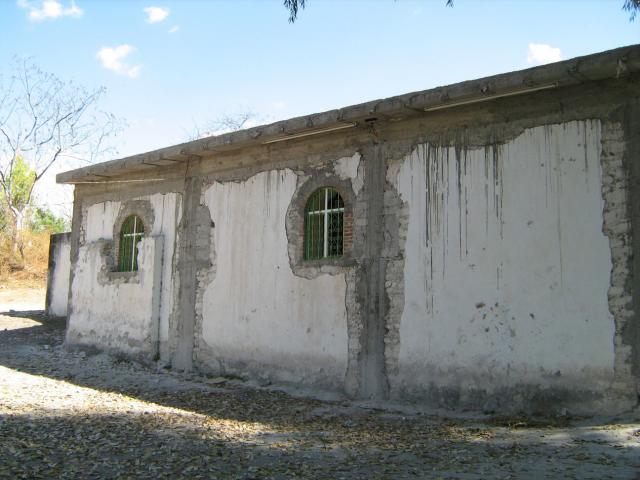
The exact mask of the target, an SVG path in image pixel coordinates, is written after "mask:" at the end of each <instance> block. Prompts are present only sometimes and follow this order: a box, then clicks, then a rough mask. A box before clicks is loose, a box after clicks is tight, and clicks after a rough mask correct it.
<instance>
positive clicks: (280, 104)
mask: <svg viewBox="0 0 640 480" xmlns="http://www.w3.org/2000/svg"><path fill="white" fill-rule="evenodd" d="M273 108H274V109H275V110H284V109H285V108H287V104H286V103H284V102H283V101H281V100H278V101H276V102H273Z"/></svg>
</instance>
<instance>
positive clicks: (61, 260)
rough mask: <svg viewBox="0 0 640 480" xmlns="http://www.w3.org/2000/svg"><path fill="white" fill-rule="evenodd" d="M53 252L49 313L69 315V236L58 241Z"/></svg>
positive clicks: (49, 286) (48, 286)
mask: <svg viewBox="0 0 640 480" xmlns="http://www.w3.org/2000/svg"><path fill="white" fill-rule="evenodd" d="M52 254H53V257H54V258H53V265H54V268H53V271H52V272H50V274H49V275H50V276H49V282H50V285H47V293H48V295H49V298H48V300H49V305H48V306H47V315H54V316H58V317H64V316H66V315H67V303H68V300H69V273H70V271H71V244H70V242H69V239H68V237H67V238H66V240H65V241H58V242H57V244H56V246H55V248H54V251H53V252H52Z"/></svg>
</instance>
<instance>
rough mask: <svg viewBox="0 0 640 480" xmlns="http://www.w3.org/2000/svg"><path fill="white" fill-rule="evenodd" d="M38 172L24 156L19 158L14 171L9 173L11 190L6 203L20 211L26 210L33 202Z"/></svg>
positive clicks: (9, 189)
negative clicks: (32, 192) (32, 191)
mask: <svg viewBox="0 0 640 480" xmlns="http://www.w3.org/2000/svg"><path fill="white" fill-rule="evenodd" d="M35 178H36V172H35V170H33V169H32V168H31V167H30V166H29V165H28V164H27V162H25V161H24V159H23V157H22V156H17V157H16V161H15V164H14V166H13V169H12V170H11V172H10V173H9V179H8V180H9V181H8V184H9V188H8V189H7V190H8V192H7V197H8V198H5V199H4V201H5V203H7V204H8V205H12V206H13V207H15V208H17V209H18V210H21V211H22V210H25V209H26V208H27V207H28V206H29V203H30V202H31V190H32V189H33V183H34V182H35Z"/></svg>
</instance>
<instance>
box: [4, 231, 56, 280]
mask: <svg viewBox="0 0 640 480" xmlns="http://www.w3.org/2000/svg"><path fill="white" fill-rule="evenodd" d="M49 235H50V234H49V232H39V233H34V232H29V231H26V232H24V243H25V248H24V256H25V260H24V262H23V261H21V260H20V258H16V257H15V256H14V255H13V253H12V251H11V241H10V239H9V238H6V237H0V285H2V286H4V287H8V288H20V287H22V288H41V287H44V286H45V285H46V283H47V268H48V264H49Z"/></svg>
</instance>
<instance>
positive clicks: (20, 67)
mask: <svg viewBox="0 0 640 480" xmlns="http://www.w3.org/2000/svg"><path fill="white" fill-rule="evenodd" d="M104 93H105V89H104V88H99V89H97V90H93V91H89V90H86V89H85V88H82V87H80V86H78V85H76V84H74V83H71V82H63V81H62V80H60V79H59V78H57V77H56V76H55V75H53V74H51V73H47V72H44V71H42V70H41V69H40V68H38V67H37V66H36V65H34V64H33V63H32V62H31V61H30V60H18V59H16V60H14V62H13V68H12V70H11V72H10V73H9V74H8V75H7V76H5V77H2V78H0V200H2V203H3V204H4V207H5V209H6V211H7V213H8V216H9V219H10V223H11V227H12V229H11V230H12V247H13V250H14V252H17V251H18V250H21V231H22V228H23V226H24V222H25V213H26V210H27V207H28V205H29V203H30V202H31V200H32V198H33V190H34V187H35V186H36V184H37V182H38V181H39V180H40V179H41V178H42V177H43V175H44V174H45V173H47V171H49V169H51V168H52V167H53V166H54V165H55V164H56V163H59V162H61V161H62V160H63V159H66V160H67V161H68V163H69V164H75V165H78V163H93V162H94V161H96V160H97V159H98V158H99V157H101V156H102V155H104V154H106V153H112V152H113V148H112V147H111V145H110V140H111V138H112V137H113V136H115V135H116V134H117V133H118V132H119V131H120V130H121V129H122V127H123V122H122V121H121V120H119V119H117V118H116V117H115V116H114V115H112V114H109V113H106V112H103V111H101V110H99V109H98V103H99V100H100V99H101V97H102V96H103V95H104ZM21 161H24V162H26V163H27V164H28V166H29V170H30V172H32V173H30V175H33V181H31V182H28V183H29V184H28V185H27V187H26V192H24V193H23V195H22V199H21V201H20V202H16V201H15V195H13V194H12V192H15V187H16V186H15V185H13V184H12V182H14V181H16V180H15V179H16V175H15V173H16V172H15V169H16V167H17V166H18V165H19V164H20V163H21Z"/></svg>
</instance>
